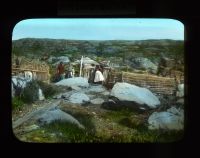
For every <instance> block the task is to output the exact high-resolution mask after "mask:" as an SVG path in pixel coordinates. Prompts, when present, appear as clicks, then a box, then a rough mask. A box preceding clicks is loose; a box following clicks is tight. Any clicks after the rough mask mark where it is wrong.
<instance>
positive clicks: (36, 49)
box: [12, 38, 184, 59]
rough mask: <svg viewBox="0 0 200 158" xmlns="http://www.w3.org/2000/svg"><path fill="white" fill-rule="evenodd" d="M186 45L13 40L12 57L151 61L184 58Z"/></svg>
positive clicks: (170, 42)
mask: <svg viewBox="0 0 200 158" xmlns="http://www.w3.org/2000/svg"><path fill="white" fill-rule="evenodd" d="M183 44H184V42H183V41H179V40H168V39H163V40H153V39H150V40H135V41H128V40H127V41H126V40H107V41H97V40H64V39H40V38H24V39H19V40H13V46H12V47H13V51H12V53H13V54H16V55H24V56H27V57H40V56H42V55H43V54H45V53H46V54H48V55H53V56H61V55H66V54H68V55H72V56H76V57H77V56H80V55H95V56H99V57H112V56H119V57H122V58H124V57H125V58H130V57H136V56H142V57H148V58H151V59H157V58H160V56H166V57H170V58H177V57H178V58H183V55H184V53H183V52H184V46H183Z"/></svg>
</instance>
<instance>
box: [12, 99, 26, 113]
mask: <svg viewBox="0 0 200 158" xmlns="http://www.w3.org/2000/svg"><path fill="white" fill-rule="evenodd" d="M23 105H24V101H23V100H22V99H21V98H20V97H14V98H12V110H20V108H21V107H22V106H23Z"/></svg>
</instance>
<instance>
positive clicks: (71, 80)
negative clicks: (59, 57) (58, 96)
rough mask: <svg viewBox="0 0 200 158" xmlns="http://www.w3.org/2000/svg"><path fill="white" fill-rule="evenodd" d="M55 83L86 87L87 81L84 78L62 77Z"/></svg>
mask: <svg viewBox="0 0 200 158" xmlns="http://www.w3.org/2000/svg"><path fill="white" fill-rule="evenodd" d="M55 85H61V86H68V87H73V86H78V87H88V86H89V83H88V80H87V79H86V78H83V77H74V78H68V79H63V80H61V81H59V82H57V83H55Z"/></svg>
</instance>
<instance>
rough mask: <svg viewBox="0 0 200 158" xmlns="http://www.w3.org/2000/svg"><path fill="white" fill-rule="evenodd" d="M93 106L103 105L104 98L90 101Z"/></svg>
mask: <svg viewBox="0 0 200 158" xmlns="http://www.w3.org/2000/svg"><path fill="white" fill-rule="evenodd" d="M90 102H91V103H92V104H102V103H103V102H104V100H103V99H102V98H96V99H93V100H91V101H90Z"/></svg>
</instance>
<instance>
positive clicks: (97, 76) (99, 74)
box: [94, 67, 104, 84]
mask: <svg viewBox="0 0 200 158" xmlns="http://www.w3.org/2000/svg"><path fill="white" fill-rule="evenodd" d="M103 81H104V77H103V74H102V72H101V71H100V68H99V67H97V68H96V72H95V77H94V83H96V84H102V82H103Z"/></svg>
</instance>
